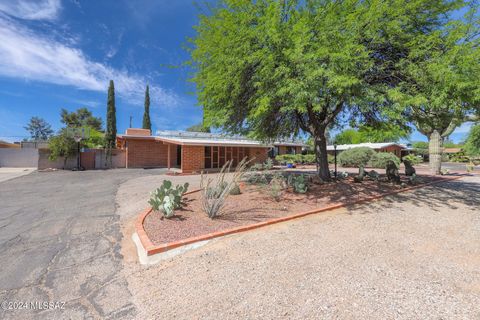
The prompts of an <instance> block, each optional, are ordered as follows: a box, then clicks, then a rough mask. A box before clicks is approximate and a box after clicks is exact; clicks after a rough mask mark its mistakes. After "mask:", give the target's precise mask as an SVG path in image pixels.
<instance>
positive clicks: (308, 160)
mask: <svg viewBox="0 0 480 320" xmlns="http://www.w3.org/2000/svg"><path fill="white" fill-rule="evenodd" d="M275 160H277V161H278V162H280V163H302V164H313V163H315V155H314V154H282V155H278V156H276V157H275Z"/></svg>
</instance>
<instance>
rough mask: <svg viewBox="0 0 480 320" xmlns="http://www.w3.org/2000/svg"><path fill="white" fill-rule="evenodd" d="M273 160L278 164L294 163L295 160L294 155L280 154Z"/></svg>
mask: <svg viewBox="0 0 480 320" xmlns="http://www.w3.org/2000/svg"><path fill="white" fill-rule="evenodd" d="M275 160H277V161H278V162H280V163H287V162H289V161H292V162H293V161H294V160H295V155H294V154H280V155H278V156H276V157H275Z"/></svg>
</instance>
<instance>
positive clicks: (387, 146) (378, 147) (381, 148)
mask: <svg viewBox="0 0 480 320" xmlns="http://www.w3.org/2000/svg"><path fill="white" fill-rule="evenodd" d="M358 147H368V148H371V149H373V150H375V151H377V152H390V153H393V154H394V155H396V156H397V157H399V158H400V157H401V156H402V150H405V149H407V148H406V146H404V145H402V144H398V143H394V142H384V143H371V142H366V143H358V144H339V145H337V152H341V151H344V150H348V149H352V148H358ZM327 153H329V154H332V155H333V154H334V153H335V147H334V146H333V145H332V146H327Z"/></svg>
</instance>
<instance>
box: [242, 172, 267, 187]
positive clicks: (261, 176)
mask: <svg viewBox="0 0 480 320" xmlns="http://www.w3.org/2000/svg"><path fill="white" fill-rule="evenodd" d="M245 181H246V182H247V183H248V184H254V185H264V184H267V183H268V180H267V175H266V174H265V173H263V172H250V173H248V174H246V175H245Z"/></svg>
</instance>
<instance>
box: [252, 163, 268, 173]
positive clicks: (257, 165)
mask: <svg viewBox="0 0 480 320" xmlns="http://www.w3.org/2000/svg"><path fill="white" fill-rule="evenodd" d="M264 169H265V168H264V167H263V163H255V164H254V165H252V166H251V167H250V171H262V170H264Z"/></svg>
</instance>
